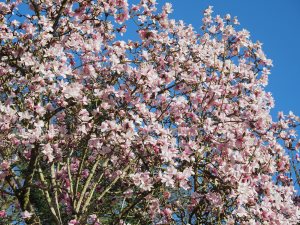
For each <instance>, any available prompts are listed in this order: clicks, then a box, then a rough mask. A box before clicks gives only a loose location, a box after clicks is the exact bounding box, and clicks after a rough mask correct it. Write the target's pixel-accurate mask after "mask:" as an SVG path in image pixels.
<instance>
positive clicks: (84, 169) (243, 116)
mask: <svg viewBox="0 0 300 225" xmlns="http://www.w3.org/2000/svg"><path fill="white" fill-rule="evenodd" d="M156 6H157V4H156V2H155V0H141V1H140V2H137V3H136V4H135V5H130V4H128V3H127V1H126V0H102V1H96V0H55V1H51V0H24V1H21V0H17V1H7V3H4V2H3V1H2V2H1V3H0V12H1V13H0V41H1V45H0V83H1V86H0V130H1V133H0V136H1V139H0V177H1V181H0V194H1V199H0V223H1V224H18V223H19V224H24V223H26V224H59V225H63V224H69V225H75V224H78V225H79V224H94V225H96V224H133V225H136V224H141V225H142V224H232V225H233V224H237V225H240V224H251V225H254V224H277V225H278V224H297V223H298V222H299V218H300V204H299V203H300V201H299V196H298V195H297V188H299V186H298V185H299V182H300V174H299V164H297V163H298V160H299V156H298V155H297V147H298V146H300V144H299V143H298V144H297V140H296V134H295V127H296V126H297V124H298V123H299V121H300V120H299V118H298V117H296V116H295V115H294V114H292V113H290V114H289V115H286V116H285V115H283V114H282V113H279V117H278V122H274V121H273V120H272V118H271V116H270V109H271V108H272V107H273V106H274V102H273V98H272V96H271V94H270V93H268V92H266V91H265V90H264V86H265V85H266V84H267V82H268V74H269V73H270V72H269V69H270V67H271V66H272V61H271V60H270V59H267V58H266V56H265V55H264V53H263V51H262V48H261V47H262V46H261V43H259V42H256V43H253V42H251V40H250V39H249V36H250V35H249V32H248V31H246V30H238V29H236V28H235V27H236V26H237V25H238V21H237V19H236V18H231V17H230V15H226V16H225V17H224V18H223V17H221V16H216V17H212V7H209V8H208V9H207V10H205V11H204V16H203V19H202V22H203V26H202V27H201V28H200V29H199V31H195V30H194V28H193V27H192V26H191V25H186V24H184V22H183V21H175V20H173V19H169V17H168V16H169V14H170V13H171V12H172V8H171V4H168V3H167V4H165V5H164V6H162V7H161V9H157V8H156ZM127 29H128V30H129V31H130V32H129V31H128V32H126V30H127ZM130 38H131V39H132V40H129V39H130Z"/></svg>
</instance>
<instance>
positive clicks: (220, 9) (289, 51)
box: [129, 0, 300, 116]
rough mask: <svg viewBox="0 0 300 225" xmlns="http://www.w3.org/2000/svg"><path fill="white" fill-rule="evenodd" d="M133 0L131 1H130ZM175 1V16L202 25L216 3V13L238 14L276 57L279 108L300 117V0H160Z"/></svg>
mask: <svg viewBox="0 0 300 225" xmlns="http://www.w3.org/2000/svg"><path fill="white" fill-rule="evenodd" d="M129 2H130V0H129ZM157 2H158V3H159V6H161V5H162V3H163V2H171V3H172V5H173V8H174V12H173V14H172V15H171V17H173V18H175V19H182V20H184V21H185V22H186V23H188V24H193V26H194V27H195V28H196V29H199V27H200V25H201V18H202V15H201V13H202V12H203V10H204V9H205V8H207V6H209V5H212V6H214V9H213V10H214V15H217V14H220V15H221V16H222V15H225V14H226V13H229V14H231V15H232V16H237V17H238V19H239V22H240V23H241V25H240V28H245V29H247V30H248V31H250V33H251V39H252V40H253V41H256V40H259V41H260V42H262V43H263V49H264V51H265V53H266V55H267V57H268V58H270V59H272V60H273V64H274V67H273V68H272V70H271V75H270V77H269V78H270V79H269V85H268V86H267V90H268V91H270V92H271V93H272V94H273V97H274V99H275V109H274V110H273V111H272V115H277V112H278V111H284V113H285V114H287V113H288V112H289V110H291V111H293V112H294V113H295V114H296V115H298V116H300V0H167V1H165V0H163V1H162V0H157Z"/></svg>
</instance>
